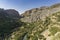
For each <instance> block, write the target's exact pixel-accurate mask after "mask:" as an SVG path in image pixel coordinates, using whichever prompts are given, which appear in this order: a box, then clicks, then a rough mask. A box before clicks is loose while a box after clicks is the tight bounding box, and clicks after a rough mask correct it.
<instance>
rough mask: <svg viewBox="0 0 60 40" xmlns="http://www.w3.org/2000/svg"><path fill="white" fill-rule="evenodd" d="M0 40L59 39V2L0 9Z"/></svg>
mask: <svg viewBox="0 0 60 40" xmlns="http://www.w3.org/2000/svg"><path fill="white" fill-rule="evenodd" d="M0 40H60V4H59V3H58V4H54V5H52V6H49V7H47V6H43V7H40V8H34V9H31V10H27V11H26V12H24V13H22V14H21V15H19V13H18V12H17V11H16V10H14V9H7V10H4V9H0Z"/></svg>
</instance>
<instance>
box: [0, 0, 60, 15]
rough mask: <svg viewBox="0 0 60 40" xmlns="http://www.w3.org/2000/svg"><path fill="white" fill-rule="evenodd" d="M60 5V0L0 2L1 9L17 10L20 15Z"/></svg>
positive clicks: (13, 0) (5, 0)
mask: <svg viewBox="0 0 60 40" xmlns="http://www.w3.org/2000/svg"><path fill="white" fill-rule="evenodd" d="M56 3H60V0H0V8H4V9H15V10H17V11H18V12H19V13H20V14H21V13H23V12H25V11H26V10H29V9H32V8H40V7H41V6H51V5H53V4H56Z"/></svg>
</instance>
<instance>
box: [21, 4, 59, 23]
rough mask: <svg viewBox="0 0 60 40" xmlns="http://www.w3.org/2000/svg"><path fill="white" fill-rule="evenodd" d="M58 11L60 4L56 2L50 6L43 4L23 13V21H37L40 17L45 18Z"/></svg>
mask: <svg viewBox="0 0 60 40" xmlns="http://www.w3.org/2000/svg"><path fill="white" fill-rule="evenodd" d="M58 11H60V4H55V5H52V6H50V7H47V6H43V7H40V8H34V9H31V10H28V11H26V12H25V13H23V14H21V15H22V16H23V17H24V18H22V19H21V20H22V21H23V22H35V21H37V20H39V19H42V20H44V19H45V18H46V17H47V16H49V15H51V14H52V13H55V12H58Z"/></svg>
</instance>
